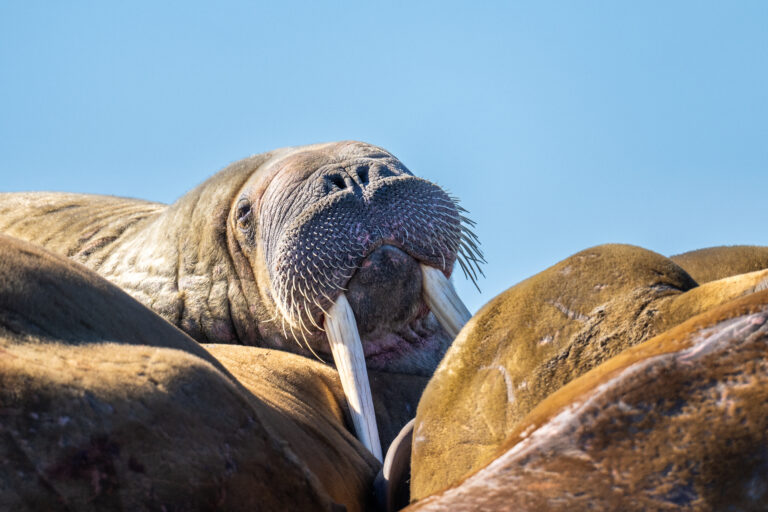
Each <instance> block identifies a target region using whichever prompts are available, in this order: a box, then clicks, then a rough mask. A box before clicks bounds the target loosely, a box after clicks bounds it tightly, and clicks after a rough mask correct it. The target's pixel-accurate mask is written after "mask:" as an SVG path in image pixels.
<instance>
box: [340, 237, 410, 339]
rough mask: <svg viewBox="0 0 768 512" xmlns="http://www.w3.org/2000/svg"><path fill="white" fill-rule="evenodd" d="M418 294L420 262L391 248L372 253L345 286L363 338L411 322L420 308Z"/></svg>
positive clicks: (387, 246)
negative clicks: (377, 330)
mask: <svg viewBox="0 0 768 512" xmlns="http://www.w3.org/2000/svg"><path fill="white" fill-rule="evenodd" d="M421 295H422V274H421V268H420V266H419V263H418V262H417V261H416V260H415V259H413V258H412V257H411V256H409V255H408V254H406V253H405V252H403V251H401V250H400V249H398V248H396V247H394V246H391V245H382V246H381V247H379V248H378V249H376V250H375V251H373V252H372V253H371V254H370V255H369V256H368V257H367V258H366V259H365V260H364V261H363V263H362V265H361V266H360V269H359V270H358V271H357V272H356V273H355V275H354V276H352V279H351V280H350V281H349V284H348V287H347V299H348V300H349V304H350V306H351V307H352V311H354V313H355V318H356V319H357V327H358V330H359V331H360V334H361V335H362V336H363V337H365V335H367V334H369V333H371V332H373V331H374V330H376V329H382V328H383V329H385V330H386V329H391V328H394V327H397V326H400V325H402V324H403V323H406V322H407V321H408V320H411V319H412V318H413V317H414V316H415V315H416V314H417V313H418V311H419V308H420V307H421V304H422V301H421Z"/></svg>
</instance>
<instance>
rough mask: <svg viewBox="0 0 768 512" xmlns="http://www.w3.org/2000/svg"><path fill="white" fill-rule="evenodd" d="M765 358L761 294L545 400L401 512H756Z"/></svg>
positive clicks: (767, 310)
mask: <svg viewBox="0 0 768 512" xmlns="http://www.w3.org/2000/svg"><path fill="white" fill-rule="evenodd" d="M767 350H768V291H761V292H757V293H753V294H750V295H748V296H746V297H742V298H740V299H736V300H734V301H731V302H729V303H727V304H723V305H721V306H718V307H716V308H713V309H712V310H709V311H707V312H704V313H702V314H699V315H697V316H694V317H692V318H690V319H689V320H687V321H685V322H683V323H681V324H679V325H678V326H676V327H674V328H672V329H670V330H668V331H666V332H664V333H662V334H660V335H659V336H656V337H654V338H652V339H650V340H647V341H645V342H644V343H640V344H638V345H635V346H634V347H630V348H628V349H627V350H625V351H624V352H622V353H621V354H619V355H617V356H615V357H613V358H611V359H609V360H607V361H605V362H603V363H602V364H600V365H598V366H596V367H595V368H593V369H591V370H590V371H589V372H587V373H585V374H584V375H582V376H580V377H578V378H576V379H574V380H572V381H571V382H569V383H568V384H567V385H565V386H563V387H562V388H560V389H559V390H557V391H556V392H554V393H552V394H551V395H549V396H548V397H547V398H546V399H544V400H543V401H541V402H540V403H539V404H538V405H537V406H536V407H535V408H534V409H533V410H532V411H531V412H530V413H529V414H528V415H527V416H526V417H525V418H524V419H523V420H522V421H521V422H519V423H518V424H517V426H516V427H515V428H514V429H513V430H512V431H511V432H509V434H508V435H507V437H506V439H505V440H504V441H503V442H502V443H501V444H500V445H499V446H498V449H497V450H496V452H495V453H494V454H493V456H492V457H491V458H490V460H488V461H486V463H484V464H483V465H482V466H480V467H478V468H476V470H475V471H473V472H472V473H471V474H469V475H464V477H463V478H461V479H459V480H458V481H454V482H451V484H450V485H448V486H445V487H443V488H439V489H436V490H435V492H433V493H431V494H430V495H428V496H427V495H421V496H419V497H420V498H421V499H420V500H419V501H417V502H416V503H414V504H413V505H411V506H410V507H408V508H407V509H406V510H408V511H413V512H416V511H419V512H421V511H427V510H452V511H464V510H515V511H540V510H555V511H559V510H562V511H570V510H765V508H766V502H767V501H768V477H766V471H765V468H766V466H768V450H766V444H767V443H768V365H766V361H765V354H766V351H767ZM461 427H463V425H458V426H455V427H454V428H461ZM434 469H435V470H436V471H441V470H442V468H440V467H436V468H434Z"/></svg>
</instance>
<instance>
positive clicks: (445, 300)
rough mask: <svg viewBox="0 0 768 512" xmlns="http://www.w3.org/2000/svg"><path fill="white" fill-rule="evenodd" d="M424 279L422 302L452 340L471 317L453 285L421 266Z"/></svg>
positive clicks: (445, 278) (438, 274) (434, 270)
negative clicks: (424, 302)
mask: <svg viewBox="0 0 768 512" xmlns="http://www.w3.org/2000/svg"><path fill="white" fill-rule="evenodd" d="M421 275H422V276H423V277H424V300H425V301H426V303H427V306H428V307H429V309H431V310H432V313H434V314H435V317H437V321H438V322H440V325H441V326H442V327H443V329H445V330H446V331H447V332H448V334H449V335H450V336H451V337H452V338H456V335H458V334H459V331H460V330H461V328H462V327H464V325H465V324H466V323H467V322H469V319H470V318H472V315H471V314H470V313H469V310H468V309H467V307H466V306H465V305H464V303H463V302H462V301H461V299H460V298H459V296H458V294H457V293H456V290H455V289H454V288H453V284H452V283H451V282H450V281H449V280H448V278H447V277H445V274H443V273H442V272H441V271H440V270H438V269H436V268H435V267H430V266H428V265H424V264H423V263H422V264H421Z"/></svg>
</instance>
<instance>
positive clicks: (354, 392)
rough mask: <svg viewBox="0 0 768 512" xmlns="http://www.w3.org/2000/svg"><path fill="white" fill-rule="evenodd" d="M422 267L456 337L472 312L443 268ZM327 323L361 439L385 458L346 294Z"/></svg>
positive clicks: (427, 296) (429, 296)
mask: <svg viewBox="0 0 768 512" xmlns="http://www.w3.org/2000/svg"><path fill="white" fill-rule="evenodd" d="M420 267H421V272H422V278H423V283H424V284H423V294H424V301H425V302H426V303H427V305H428V306H429V309H430V310H432V312H433V313H434V315H435V317H437V320H438V322H439V323H440V325H441V326H442V327H443V329H445V331H446V332H447V333H448V334H449V335H450V336H451V338H455V337H456V335H457V334H458V333H459V331H460V330H461V328H462V327H463V326H464V324H466V323H467V322H468V321H469V319H470V317H471V316H472V315H471V314H470V313H469V310H468V309H467V308H466V306H465V305H464V303H463V302H462V301H461V299H460V298H459V296H458V294H457V293H456V290H455V289H454V287H453V284H451V282H450V281H449V280H448V278H446V277H445V275H444V274H443V273H442V272H441V271H440V270H438V269H436V268H434V267H430V266H428V265H424V264H423V263H422V264H421V265H420ZM324 326H325V331H326V335H327V336H328V342H329V343H330V346H331V353H332V354H333V362H334V363H335V364H336V368H337V370H338V372H339V378H340V379H341V386H342V388H343V389H344V395H345V396H346V399H347V404H348V405H349V410H350V413H351V414H352V422H353V424H354V427H355V433H356V434H357V438H358V439H359V440H360V442H361V443H362V444H363V446H365V447H366V448H367V449H368V450H369V451H370V452H371V453H372V454H373V455H374V456H375V457H376V458H377V459H378V460H379V461H382V460H383V458H382V452H381V442H380V441H379V430H378V427H377V425H376V414H375V412H374V409H373V400H372V398H371V387H370V383H369V381H368V370H367V368H366V364H365V354H364V351H363V344H362V342H361V341H360V333H359V332H358V329H357V322H356V320H355V314H354V312H353V311H352V307H351V306H350V304H349V301H348V300H347V296H346V294H345V293H343V292H342V293H341V294H340V295H339V296H338V298H337V299H336V302H334V304H333V306H331V308H329V310H328V312H327V313H326V315H325V321H324Z"/></svg>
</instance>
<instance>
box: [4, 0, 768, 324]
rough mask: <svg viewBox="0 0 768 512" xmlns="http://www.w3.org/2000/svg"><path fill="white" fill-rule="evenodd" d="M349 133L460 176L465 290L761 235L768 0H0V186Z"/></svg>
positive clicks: (151, 185)
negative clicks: (609, 245) (584, 263)
mask: <svg viewBox="0 0 768 512" xmlns="http://www.w3.org/2000/svg"><path fill="white" fill-rule="evenodd" d="M341 139H357V140H364V141H367V142H371V143H374V144H377V145H380V146H383V147H385V148H386V149H388V150H390V151H391V152H393V153H394V154H395V155H397V156H398V157H399V158H400V159H401V160H402V161H403V162H404V163H405V164H406V165H407V166H408V167H409V168H410V169H411V170H412V171H414V172H415V173H416V174H418V175H420V176H423V177H426V178H428V179H430V180H432V181H435V182H437V183H438V184H440V185H442V186H443V187H445V188H446V189H448V190H449V191H451V192H452V193H454V194H455V195H457V196H459V197H460V198H461V199H462V202H463V204H464V206H465V207H466V208H467V209H469V210H470V211H471V216H472V218H474V219H475V220H476V221H477V223H478V229H477V231H478V235H479V236H480V238H481V241H482V242H483V246H484V250H485V253H486V257H487V259H488V265H487V266H486V267H485V270H486V275H487V278H486V279H485V280H483V281H482V282H481V283H480V285H481V288H482V290H483V293H482V294H478V293H477V292H476V291H474V290H473V288H472V286H471V284H469V283H467V282H466V281H464V279H463V278H461V277H460V278H459V279H457V288H458V289H459V292H460V294H461V295H462V296H463V297H464V299H465V301H466V302H467V305H468V306H469V307H470V309H472V310H475V309H477V308H478V307H479V306H481V305H482V304H483V303H485V302H487V301H488V300H490V299H491V298H492V297H493V296H494V295H496V294H498V293H499V292H501V291H502V290H504V289H506V288H508V287H509V286H511V285H513V284H515V283H516V282H518V281H520V280H522V279H525V278H526V277H528V276H530V275H532V274H534V273H536V272H538V271H540V270H543V269H544V268H546V267H548V266H550V265H552V264H554V263H555V262H557V261H559V260H561V259H563V258H565V257H567V256H569V255H570V254H573V253H575V252H577V251H579V250H581V249H584V248H587V247H589V246H592V245H596V244H600V243H606V242H623V243H631V244H636V245H640V246H643V247H646V248H648V249H652V250H654V251H657V252H660V253H662V254H667V255H669V254H674V253H679V252H683V251H686V250H690V249H695V248H700V247H706V246H713V245H725V244H761V245H768V229H766V218H768V215H766V214H768V206H767V205H766V193H767V192H768V143H767V141H768V2H758V1H755V2H747V1H741V2H702V1H695V2H694V1H690V2H686V1H679V2H668V1H663V2H662V1H657V2H656V1H645V2H631V3H630V2H607V1H606V2H591V1H584V2H524V3H523V2H514V3H512V2H471V3H470V2H465V3H459V2H446V1H443V2H387V3H384V2H381V3H373V2H367V3H362V2H360V3H353V2H264V3H262V4H259V3H256V2H215V3H214V2H210V3H198V2H191V1H188V2H139V1H133V2H121V3H118V2H112V3H107V2H74V1H72V2H53V1H51V2H35V1H15V2H13V1H5V2H2V3H0V190H3V191H16V190H67V191H77V192H93V193H105V194H115V195H125V196H132V197H141V198H145V199H151V200H157V201H164V202H170V201H173V200H175V199H176V198H177V197H178V196H180V195H182V194H183V193H184V192H185V191H187V190H188V189H190V188H192V187H193V186H194V185H196V184H197V183H199V182H201V181H203V180H204V179H205V178H207V177H208V176H209V175H211V174H213V173H214V172H216V171H217V170H219V169H220V168H222V167H224V166H225V165H227V164H228V163H230V162H232V161H235V160H238V159H240V158H242V157H245V156H248V155H250V154H254V153H259V152H262V151H266V150H269V149H273V148H276V147H281V146H289V145H301V144H308V143H314V142H322V141H332V140H341Z"/></svg>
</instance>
